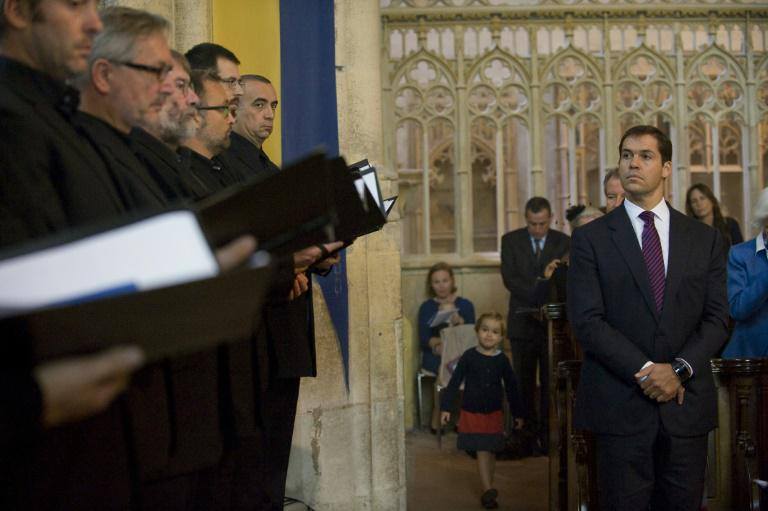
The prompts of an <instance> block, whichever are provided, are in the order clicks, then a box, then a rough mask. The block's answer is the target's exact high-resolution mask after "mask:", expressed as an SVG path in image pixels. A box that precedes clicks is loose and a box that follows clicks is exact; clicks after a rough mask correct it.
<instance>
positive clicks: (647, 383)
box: [635, 364, 685, 405]
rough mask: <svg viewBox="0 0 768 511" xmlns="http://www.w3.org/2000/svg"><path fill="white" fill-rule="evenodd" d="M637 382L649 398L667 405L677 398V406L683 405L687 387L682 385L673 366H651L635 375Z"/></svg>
mask: <svg viewBox="0 0 768 511" xmlns="http://www.w3.org/2000/svg"><path fill="white" fill-rule="evenodd" d="M635 381H637V384H638V385H640V388H641V389H643V392H644V393H645V395H646V396H648V397H649V398H651V399H653V400H655V401H658V402H659V403H666V402H667V401H669V400H671V399H673V398H675V397H677V404H679V405H682V404H683V395H684V394H685V387H683V385H682V384H681V383H680V378H678V377H677V374H675V371H673V370H672V365H671V364H651V365H649V366H648V367H646V368H644V369H641V370H640V371H639V372H637V373H635Z"/></svg>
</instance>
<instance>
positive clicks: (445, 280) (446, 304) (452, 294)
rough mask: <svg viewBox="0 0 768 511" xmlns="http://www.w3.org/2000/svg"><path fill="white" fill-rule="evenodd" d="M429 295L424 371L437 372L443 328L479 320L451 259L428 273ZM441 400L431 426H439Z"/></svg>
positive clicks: (422, 324)
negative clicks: (459, 287) (442, 316)
mask: <svg viewBox="0 0 768 511" xmlns="http://www.w3.org/2000/svg"><path fill="white" fill-rule="evenodd" d="M427 295H428V296H429V297H430V298H428V299H427V300H426V301H425V302H424V303H422V304H421V306H420V307H419V345H420V346H421V368H422V372H423V373H426V374H428V375H430V376H433V375H434V376H437V373H438V371H439V369H440V356H441V355H442V349H443V346H442V344H443V343H442V341H441V340H440V330H442V329H443V328H447V327H449V326H456V325H461V324H464V323H474V322H475V306H474V305H472V302H470V301H469V300H467V299H466V298H462V297H460V296H458V295H457V294H456V282H455V280H454V277H453V268H451V266H450V265H449V264H448V263H443V262H440V263H437V264H435V265H433V266H432V267H431V268H430V269H429V272H428V273H427ZM446 310H455V312H454V313H453V314H452V315H451V316H449V317H448V318H447V319H446V320H445V321H444V322H442V323H440V324H439V325H435V326H432V322H433V320H434V319H435V317H436V316H437V313H438V312H439V311H446ZM439 412H440V408H439V404H438V403H437V400H435V406H434V407H433V410H432V421H431V428H432V429H433V430H437V428H438V427H439V423H438V422H439Z"/></svg>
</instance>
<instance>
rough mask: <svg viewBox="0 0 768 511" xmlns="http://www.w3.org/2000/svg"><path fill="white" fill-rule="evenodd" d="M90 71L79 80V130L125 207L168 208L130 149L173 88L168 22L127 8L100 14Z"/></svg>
mask: <svg viewBox="0 0 768 511" xmlns="http://www.w3.org/2000/svg"><path fill="white" fill-rule="evenodd" d="M101 19H102V22H103V24H104V30H103V31H102V32H101V33H100V34H99V35H98V36H97V37H96V39H95V40H94V44H93V49H92V50H91V55H90V57H89V58H88V64H89V66H88V71H87V72H86V73H83V74H82V75H81V76H80V77H78V79H77V81H76V83H77V85H78V87H79V88H80V91H81V98H82V101H81V104H80V110H81V111H80V113H79V115H78V116H77V117H76V121H75V122H76V124H77V125H78V126H79V127H80V128H81V129H82V131H83V133H84V134H85V136H86V137H87V138H88V139H89V140H90V141H91V143H92V144H93V145H94V146H95V147H96V148H97V150H98V151H99V153H100V154H101V155H102V157H103V159H104V161H105V162H106V163H107V167H108V168H109V170H110V171H111V173H112V174H113V176H114V179H115V181H116V183H117V184H118V186H119V187H120V191H121V193H122V195H123V197H124V198H125V200H126V201H128V202H129V203H130V206H131V207H132V208H135V209H139V210H143V211H152V210H158V209H161V208H163V207H164V206H165V205H166V204H167V203H168V201H167V198H166V195H165V193H164V192H163V190H162V189H161V188H160V186H158V184H157V182H156V181H155V179H153V178H152V176H151V175H150V174H149V172H148V171H147V169H146V167H145V166H144V164H143V163H142V162H141V161H139V160H138V159H137V158H136V156H135V155H134V154H133V152H132V151H131V149H130V147H129V143H130V139H129V136H128V135H129V133H130V131H131V129H132V128H133V127H135V126H139V125H141V124H147V123H156V122H157V119H158V118H159V114H160V110H161V109H162V107H163V104H164V103H165V100H166V98H167V97H168V95H169V94H170V93H171V91H172V87H171V85H170V84H169V83H167V81H166V80H165V79H166V77H167V76H168V74H169V72H170V71H171V69H172V67H173V66H172V65H171V62H172V60H171V53H170V48H169V47H168V42H167V32H168V28H169V23H168V21H167V20H165V19H164V18H161V17H160V16H156V15H154V14H150V13H148V12H145V11H139V10H136V9H131V8H128V7H111V8H108V9H105V10H104V11H103V12H102V14H101Z"/></svg>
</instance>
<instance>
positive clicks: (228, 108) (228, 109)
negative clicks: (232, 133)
mask: <svg viewBox="0 0 768 511" xmlns="http://www.w3.org/2000/svg"><path fill="white" fill-rule="evenodd" d="M195 108H196V109H197V111H198V112H200V111H205V110H218V111H219V112H221V113H223V114H224V115H229V114H232V117H234V116H235V112H236V108H235V107H233V106H232V105H211V106H196V107H195Z"/></svg>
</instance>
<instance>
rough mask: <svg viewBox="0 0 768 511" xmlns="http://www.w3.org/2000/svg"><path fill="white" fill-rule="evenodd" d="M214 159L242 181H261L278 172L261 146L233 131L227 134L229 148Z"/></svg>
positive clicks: (278, 169) (277, 168)
mask: <svg viewBox="0 0 768 511" xmlns="http://www.w3.org/2000/svg"><path fill="white" fill-rule="evenodd" d="M216 159H217V160H218V161H220V162H221V163H222V164H223V165H224V167H226V168H228V169H230V171H231V172H232V173H234V174H235V175H238V176H240V177H241V179H242V180H243V181H251V180H255V181H261V180H262V179H265V178H267V177H269V176H271V175H274V174H277V173H278V172H280V168H279V167H278V166H277V165H275V164H274V163H273V162H272V160H270V159H269V156H267V154H266V153H265V152H264V151H263V150H262V149H261V148H259V147H257V146H256V145H255V144H254V143H253V142H251V141H250V140H248V139H247V138H245V137H244V136H242V135H240V134H238V133H235V132H232V134H230V136H229V148H228V149H227V150H226V151H224V152H223V153H221V154H220V155H218V156H217V157H216Z"/></svg>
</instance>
